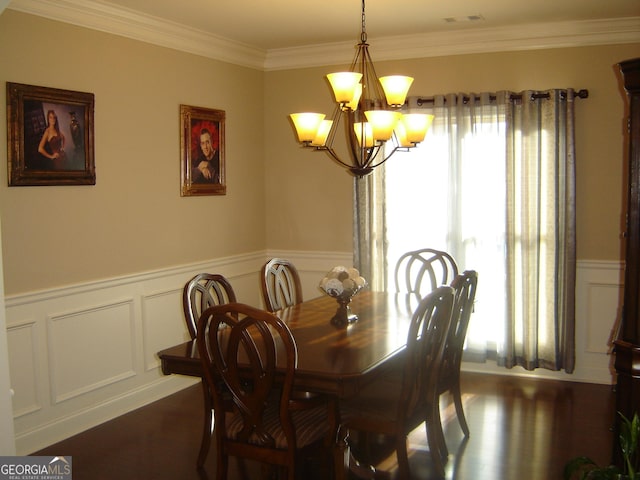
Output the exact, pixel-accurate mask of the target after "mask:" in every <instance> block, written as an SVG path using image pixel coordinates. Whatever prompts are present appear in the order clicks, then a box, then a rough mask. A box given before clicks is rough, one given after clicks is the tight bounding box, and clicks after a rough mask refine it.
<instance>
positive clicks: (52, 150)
mask: <svg viewBox="0 0 640 480" xmlns="http://www.w3.org/2000/svg"><path fill="white" fill-rule="evenodd" d="M94 106H95V99H94V95H93V94H92V93H85V92H74V91H71V90H61V89H58V88H48V87H40V86H34V85H24V84H20V83H12V82H7V128H8V131H7V137H8V144H7V148H8V157H7V158H8V162H7V168H8V180H9V186H10V187H15V186H41V185H95V183H96V168H95V160H94V145H93V142H94V136H93V111H94Z"/></svg>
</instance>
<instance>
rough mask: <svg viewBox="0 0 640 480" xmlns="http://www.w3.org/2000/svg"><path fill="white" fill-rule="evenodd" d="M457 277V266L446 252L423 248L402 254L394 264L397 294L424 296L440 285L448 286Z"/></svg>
mask: <svg viewBox="0 0 640 480" xmlns="http://www.w3.org/2000/svg"><path fill="white" fill-rule="evenodd" d="M457 275H458V265H457V264H456V261H455V259H454V258H453V257H452V256H451V255H449V254H448V253H447V252H443V251H440V250H434V249H432V248H423V249H420V250H414V251H410V252H406V253H404V254H403V255H402V256H400V258H399V259H398V261H397V262H396V267H395V272H394V281H395V288H396V291H397V292H406V293H416V294H419V295H425V294H427V293H429V292H431V291H433V290H435V289H436V288H438V287H439V286H441V285H449V284H450V283H451V282H452V281H453V279H454V278H455V277H456V276H457Z"/></svg>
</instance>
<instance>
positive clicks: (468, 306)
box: [438, 270, 478, 452]
mask: <svg viewBox="0 0 640 480" xmlns="http://www.w3.org/2000/svg"><path fill="white" fill-rule="evenodd" d="M451 286H452V287H453V289H454V291H455V300H454V303H453V312H452V314H451V326H450V328H449V334H448V335H447V341H446V342H445V346H444V353H443V355H442V366H441V368H440V379H439V381H438V395H439V396H440V395H442V394H444V393H447V392H449V393H450V394H451V396H452V397H453V403H454V405H455V408H456V416H457V417H458V422H459V423H460V427H461V428H462V431H463V432H464V435H465V437H468V436H469V425H468V424H467V419H466V417H465V415H464V409H463V407H462V395H461V392H460V365H461V363H462V353H463V349H464V342H465V338H466V336H467V328H468V327H469V319H470V318H471V312H472V311H473V305H474V302H475V298H476V290H477V288H478V272H476V271H475V270H465V271H464V272H463V273H462V274H460V275H458V276H457V277H456V278H455V279H454V280H453V282H452V283H451ZM444 447H445V449H446V443H445V444H444ZM445 452H446V450H445Z"/></svg>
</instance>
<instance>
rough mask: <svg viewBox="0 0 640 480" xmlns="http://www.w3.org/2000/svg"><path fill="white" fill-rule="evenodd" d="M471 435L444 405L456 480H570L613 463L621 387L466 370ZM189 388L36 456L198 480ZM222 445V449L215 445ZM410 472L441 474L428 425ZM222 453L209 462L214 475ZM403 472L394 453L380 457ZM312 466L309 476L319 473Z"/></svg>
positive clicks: (97, 470) (195, 403)
mask: <svg viewBox="0 0 640 480" xmlns="http://www.w3.org/2000/svg"><path fill="white" fill-rule="evenodd" d="M462 382H463V392H465V393H464V402H465V411H466V415H467V421H468V423H469V427H470V430H471V436H470V437H469V438H468V439H467V440H465V439H464V437H463V434H462V431H461V430H460V427H459V425H458V422H457V420H456V417H455V411H454V410H453V405H449V403H448V401H444V400H443V402H442V417H443V423H444V424H445V433H446V438H447V445H448V446H449V459H448V462H447V466H446V471H447V477H446V478H447V479H448V480H454V479H455V480H515V479H517V480H552V479H558V480H560V479H562V469H563V467H564V464H565V463H566V462H567V461H568V460H569V459H571V458H573V457H575V456H578V455H588V456H590V457H591V458H592V459H594V460H595V461H596V462H598V463H602V464H608V463H609V461H610V459H611V446H612V434H611V431H610V426H611V424H612V420H613V415H614V408H615V403H614V393H613V391H612V388H611V387H610V386H607V385H595V384H584V383H573V382H561V381H552V380H533V379H528V378H518V377H510V376H497V375H483V374H477V373H463V376H462ZM200 388H201V387H200V386H199V385H196V386H195V387H190V388H188V389H186V390H183V391H181V392H178V393H176V394H174V395H171V396H169V397H167V398H165V399H162V400H160V401H157V402H155V403H152V404H150V405H148V406H146V407H143V408H140V409H138V410H135V411H133V412H130V413H128V414H126V415H123V416H121V417H119V418H116V419H114V420H112V421H110V422H107V423H105V424H103V425H100V426H97V427H95V428H93V429H91V430H88V431H86V432H83V433H81V434H79V435H76V436H74V437H71V438H69V439H66V440H64V441H62V442H60V443H57V444H55V445H51V446H50V447H47V448H45V449H43V450H41V451H39V452H35V453H34V455H65V456H72V457H73V478H74V480H102V479H105V480H106V479H109V480H113V479H119V480H132V479H140V480H151V479H157V480H164V479H167V480H169V479H171V480H190V479H199V480H202V479H203V478H207V474H202V473H198V472H197V470H196V468H195V463H196V456H197V452H198V448H199V446H200V432H201V422H202V412H201V409H202V393H201V390H200ZM212 448H215V446H212ZM409 448H410V450H409V451H410V456H411V469H412V478H414V479H421V480H426V479H430V478H434V477H433V475H432V473H431V467H430V465H431V463H430V459H429V455H428V448H429V447H428V443H427V441H426V436H425V433H424V426H422V427H420V428H418V429H416V430H415V431H414V432H413V433H412V434H411V436H410V438H409ZM214 457H215V455H213V453H210V454H209V458H208V459H207V463H206V472H208V478H210V479H213V478H214V477H215V465H214V463H215V461H214ZM382 466H384V468H385V469H387V470H389V471H392V472H394V471H395V457H394V456H391V457H389V458H388V459H387V460H385V461H383V462H382ZM315 471H317V469H314V471H312V472H309V473H307V474H305V475H304V476H303V477H302V478H304V479H305V480H308V479H313V478H315V477H316V476H317V475H315V476H314V472H315ZM259 472H260V470H259V469H258V468H256V466H255V465H251V464H249V465H244V466H243V468H238V464H237V463H236V462H235V461H234V462H232V470H231V474H230V478H232V479H244V478H247V479H256V478H259Z"/></svg>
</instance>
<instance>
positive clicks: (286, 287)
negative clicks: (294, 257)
mask: <svg viewBox="0 0 640 480" xmlns="http://www.w3.org/2000/svg"><path fill="white" fill-rule="evenodd" d="M261 280H262V281H261V287H262V297H263V300H264V304H265V308H266V309H267V310H269V311H270V312H275V311H278V310H281V309H283V308H285V307H290V306H292V305H296V304H298V303H301V302H302V285H301V283H300V275H299V274H298V270H297V269H296V267H295V265H293V263H291V262H290V261H289V260H285V259H282V258H272V259H271V260H269V261H268V262H267V263H266V264H265V265H264V266H263V267H262V272H261Z"/></svg>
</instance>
